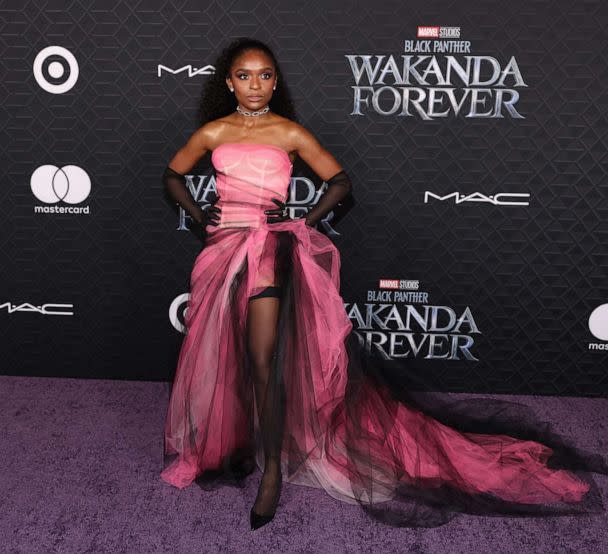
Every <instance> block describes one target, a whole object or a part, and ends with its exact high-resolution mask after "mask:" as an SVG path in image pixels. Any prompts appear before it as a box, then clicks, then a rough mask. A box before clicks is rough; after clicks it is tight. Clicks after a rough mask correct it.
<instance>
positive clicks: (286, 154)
mask: <svg viewBox="0 0 608 554" xmlns="http://www.w3.org/2000/svg"><path fill="white" fill-rule="evenodd" d="M237 144H245V145H250V146H264V147H266V148H274V149H275V150H279V151H280V152H282V153H283V155H284V156H285V158H286V159H287V161H288V162H289V165H291V166H292V167H293V163H292V161H291V158H290V157H289V153H288V152H287V150H285V149H283V148H281V147H280V146H276V145H275V144H267V143H265V142H252V141H244V142H222V144H220V145H219V146H216V147H215V148H214V149H213V151H212V152H211V155H213V152H215V151H216V150H219V149H220V148H222V147H223V146H234V145H237Z"/></svg>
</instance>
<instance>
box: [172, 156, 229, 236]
mask: <svg viewBox="0 0 608 554" xmlns="http://www.w3.org/2000/svg"><path fill="white" fill-rule="evenodd" d="M162 181H163V184H164V186H165V190H166V191H167V192H168V193H169V195H170V196H171V198H173V200H175V202H177V203H178V204H179V205H180V206H181V207H182V208H183V209H184V210H185V211H186V213H187V214H188V215H189V216H190V217H191V218H192V219H193V220H194V221H196V222H197V223H198V224H199V225H201V226H202V227H203V228H205V227H206V226H207V224H210V225H215V226H217V225H219V221H220V220H219V217H220V213H221V210H220V208H218V207H216V206H215V203H216V202H217V201H218V200H219V198H220V197H219V196H216V198H215V200H213V201H212V202H211V205H210V206H209V207H208V208H207V209H206V210H203V209H202V208H201V207H200V206H199V205H198V204H197V203H196V201H195V200H194V198H193V196H192V194H191V193H190V191H189V190H188V187H187V186H186V177H184V176H183V175H182V174H181V173H178V172H177V171H175V170H173V169H171V168H170V167H166V168H165V172H164V173H163V177H162Z"/></svg>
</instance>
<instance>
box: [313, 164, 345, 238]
mask: <svg viewBox="0 0 608 554" xmlns="http://www.w3.org/2000/svg"><path fill="white" fill-rule="evenodd" d="M326 182H327V189H326V190H325V192H324V193H323V194H322V195H321V198H319V201H318V202H317V203H316V204H315V206H314V207H313V208H312V210H310V211H309V212H308V214H306V225H308V226H310V227H313V226H315V225H316V224H317V223H319V221H321V220H322V219H323V218H324V217H325V216H326V215H327V214H328V213H329V212H331V211H332V210H333V209H334V208H335V207H336V206H337V205H338V204H339V203H340V201H342V200H343V199H344V198H346V196H348V194H349V193H350V192H351V190H352V188H353V184H352V182H351V180H350V178H349V177H348V175H347V174H346V171H344V169H342V170H340V171H338V173H336V174H335V175H334V176H333V177H331V178H330V179H327V181H326Z"/></svg>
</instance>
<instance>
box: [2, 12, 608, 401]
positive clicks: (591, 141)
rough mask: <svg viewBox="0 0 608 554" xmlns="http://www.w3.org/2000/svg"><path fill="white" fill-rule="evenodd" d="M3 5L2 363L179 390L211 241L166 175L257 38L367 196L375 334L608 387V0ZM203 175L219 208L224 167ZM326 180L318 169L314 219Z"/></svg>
mask: <svg viewBox="0 0 608 554" xmlns="http://www.w3.org/2000/svg"><path fill="white" fill-rule="evenodd" d="M0 6H1V7H0V13H1V16H2V21H3V25H2V31H1V33H2V34H1V44H2V62H1V67H2V80H1V82H0V89H1V91H2V97H3V101H2V103H1V106H0V111H1V113H2V124H1V130H0V132H1V133H2V142H1V147H0V148H1V151H2V164H1V167H0V171H1V172H2V186H1V187H0V198H1V199H2V208H3V217H2V218H1V219H0V221H1V222H0V226H1V228H2V234H1V241H0V245H1V254H2V264H1V274H2V282H1V289H0V308H1V309H0V331H1V333H2V345H3V348H2V350H3V356H2V366H1V372H2V373H4V374H11V375H39V376H67V377H81V378H118V379H148V380H170V379H171V378H172V377H173V375H174V371H175V366H176V362H177V355H178V352H179V347H180V345H181V342H182V340H183V337H184V334H183V333H184V327H183V316H184V309H185V308H186V303H187V300H188V289H189V277H190V270H191V268H192V264H193V261H194V259H195V257H196V255H197V254H198V253H199V252H200V250H201V248H203V247H204V242H202V241H201V237H200V236H199V235H197V234H196V233H194V232H193V231H191V230H189V229H188V221H187V219H186V217H185V215H184V213H183V212H182V211H181V210H176V209H175V208H176V206H174V205H172V204H171V203H170V202H168V201H167V199H166V198H165V196H164V194H163V187H162V184H161V174H162V172H163V169H164V167H165V166H166V165H167V163H168V161H169V160H170V159H171V157H172V156H173V154H174V153H175V152H176V150H177V149H178V148H180V147H181V146H182V145H183V144H184V143H185V141H186V140H187V138H188V137H189V136H190V134H191V133H192V132H193V131H194V130H195V129H196V126H197V124H196V110H197V104H198V101H199V96H200V92H201V89H202V87H203V85H204V83H205V81H206V79H208V78H209V76H210V75H212V74H213V72H214V70H215V68H214V61H215V60H216V58H217V56H218V54H219V53H220V51H221V49H222V48H224V47H225V46H226V45H227V44H228V43H229V42H230V41H231V40H232V39H234V38H237V37H241V36H250V37H254V38H257V39H260V40H263V41H265V42H266V43H267V44H268V45H269V46H270V47H271V48H272V49H273V51H274V52H275V54H276V56H277V58H278V61H279V64H280V67H281V69H282V71H283V73H284V75H285V79H286V81H287V84H288V86H289V89H290V91H291V94H292V95H293V98H294V101H295V104H296V108H297V112H298V119H299V122H300V123H301V124H302V125H304V126H305V127H307V128H308V129H309V130H310V131H312V132H313V133H314V134H315V135H316V136H317V137H318V139H319V141H320V142H321V143H322V144H323V146H324V147H326V148H327V149H328V150H329V151H330V152H332V153H333V154H334V156H335V157H336V158H337V159H338V160H339V162H340V163H341V164H342V166H343V167H344V168H345V169H346V170H347V172H348V174H349V175H350V176H351V179H352V181H353V185H354V189H353V195H352V199H350V201H349V202H346V203H345V205H344V206H343V210H342V212H340V211H338V210H337V211H336V213H334V214H330V215H329V216H328V218H326V221H324V222H322V223H321V224H320V225H319V230H320V231H322V232H324V233H326V234H327V235H328V236H329V237H331V239H332V240H333V241H334V242H335V244H336V246H337V247H338V248H339V250H340V252H341V254H342V274H341V275H342V284H341V287H342V288H341V293H342V296H343V299H344V306H345V309H346V310H347V312H348V314H349V317H350V318H351V320H352V322H353V325H354V329H355V332H357V333H358V334H359V335H360V337H361V339H362V340H364V341H366V344H368V345H375V346H374V347H375V348H377V349H378V348H379V349H380V350H381V351H382V352H383V354H384V355H385V357H386V358H387V359H388V360H392V362H390V363H391V364H392V366H393V367H395V368H397V372H396V374H397V375H398V368H405V367H408V368H414V369H415V371H416V372H420V374H424V375H425V376H428V377H430V378H433V379H434V380H435V381H436V382H437V383H438V387H440V388H442V389H443V390H449V391H468V392H484V393H486V392H495V393H517V394H561V395H586V396H605V395H608V279H607V276H608V199H607V195H608V179H607V177H606V170H607V160H608V155H607V153H606V152H607V148H608V140H607V135H608V125H607V123H608V117H607V113H608V110H607V105H608V102H607V98H608V89H607V85H608V72H607V71H606V67H607V63H608V54H607V53H608V48H607V47H608V35H607V33H606V29H607V28H608V9H607V8H606V6H605V5H603V4H602V3H601V2H600V0H596V1H588V2H561V1H558V2H556V1H539V2H535V3H534V5H533V6H532V5H530V4H529V2H525V1H513V2H499V1H474V2H459V3H453V2H429V1H428V0H425V1H419V0H416V1H409V2H400V1H385V0H381V1H377V2H363V1H361V2H327V1H323V2H320V1H315V2H309V3H306V4H303V3H301V2H296V1H282V2H276V3H273V2H260V3H259V6H258V5H256V3H255V2H238V1H236V2H220V1H217V2H204V1H199V0H197V1H191V0H185V1H181V2H171V1H163V2H160V1H157V2H155V1H151V0H143V1H141V2H136V3H133V2H127V1H124V2H114V3H109V2H101V1H97V2H95V1H92V2H44V3H34V2H13V1H5V2H2V4H1V5H0ZM187 178H188V186H189V187H190V189H191V191H192V193H193V194H194V195H195V197H196V199H197V200H198V201H199V202H200V203H201V205H202V206H204V205H205V204H206V203H207V201H208V200H211V199H212V198H213V197H214V192H215V176H214V171H213V167H212V166H211V164H210V157H209V155H206V156H205V157H204V158H203V159H201V160H200V163H199V164H198V165H197V166H196V168H195V169H194V170H193V171H192V172H191V174H189V175H188V177H187ZM325 186H326V185H325V183H323V182H321V181H320V180H319V178H318V177H317V176H316V175H315V174H314V173H313V172H312V171H311V170H310V168H308V167H307V166H306V165H305V164H304V163H302V162H299V163H296V164H295V167H294V173H293V178H292V181H291V184H290V203H289V206H290V207H291V208H292V209H293V210H294V211H295V210H302V209H305V207H306V206H307V205H312V204H314V203H315V202H316V200H317V199H318V196H319V192H320V191H322V190H323V187H325Z"/></svg>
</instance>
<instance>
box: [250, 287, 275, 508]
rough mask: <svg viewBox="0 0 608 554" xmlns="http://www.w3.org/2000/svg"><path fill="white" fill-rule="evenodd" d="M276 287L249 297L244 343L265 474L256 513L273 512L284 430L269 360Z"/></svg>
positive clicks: (272, 352) (256, 502)
mask: <svg viewBox="0 0 608 554" xmlns="http://www.w3.org/2000/svg"><path fill="white" fill-rule="evenodd" d="M272 294H278V293H277V290H276V288H274V289H270V288H269V289H267V290H265V291H264V293H263V294H261V295H259V296H258V295H256V297H251V298H250V299H249V309H248V315H247V347H248V352H249V360H250V365H251V371H252V377H253V383H254V390H255V399H256V404H257V410H258V419H259V422H260V431H261V434H262V444H263V448H264V474H263V476H262V480H261V482H260V487H259V490H258V494H257V497H256V500H255V503H254V506H253V510H254V511H255V512H256V513H257V514H258V515H266V516H270V515H272V514H274V511H275V509H276V504H277V502H278V500H279V494H280V488H281V466H280V455H281V443H282V434H283V395H282V387H281V383H280V382H279V379H278V376H277V375H275V374H273V371H272V362H273V357H274V352H275V347H276V339H277V322H278V316H279V298H276V297H273V296H272Z"/></svg>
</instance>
